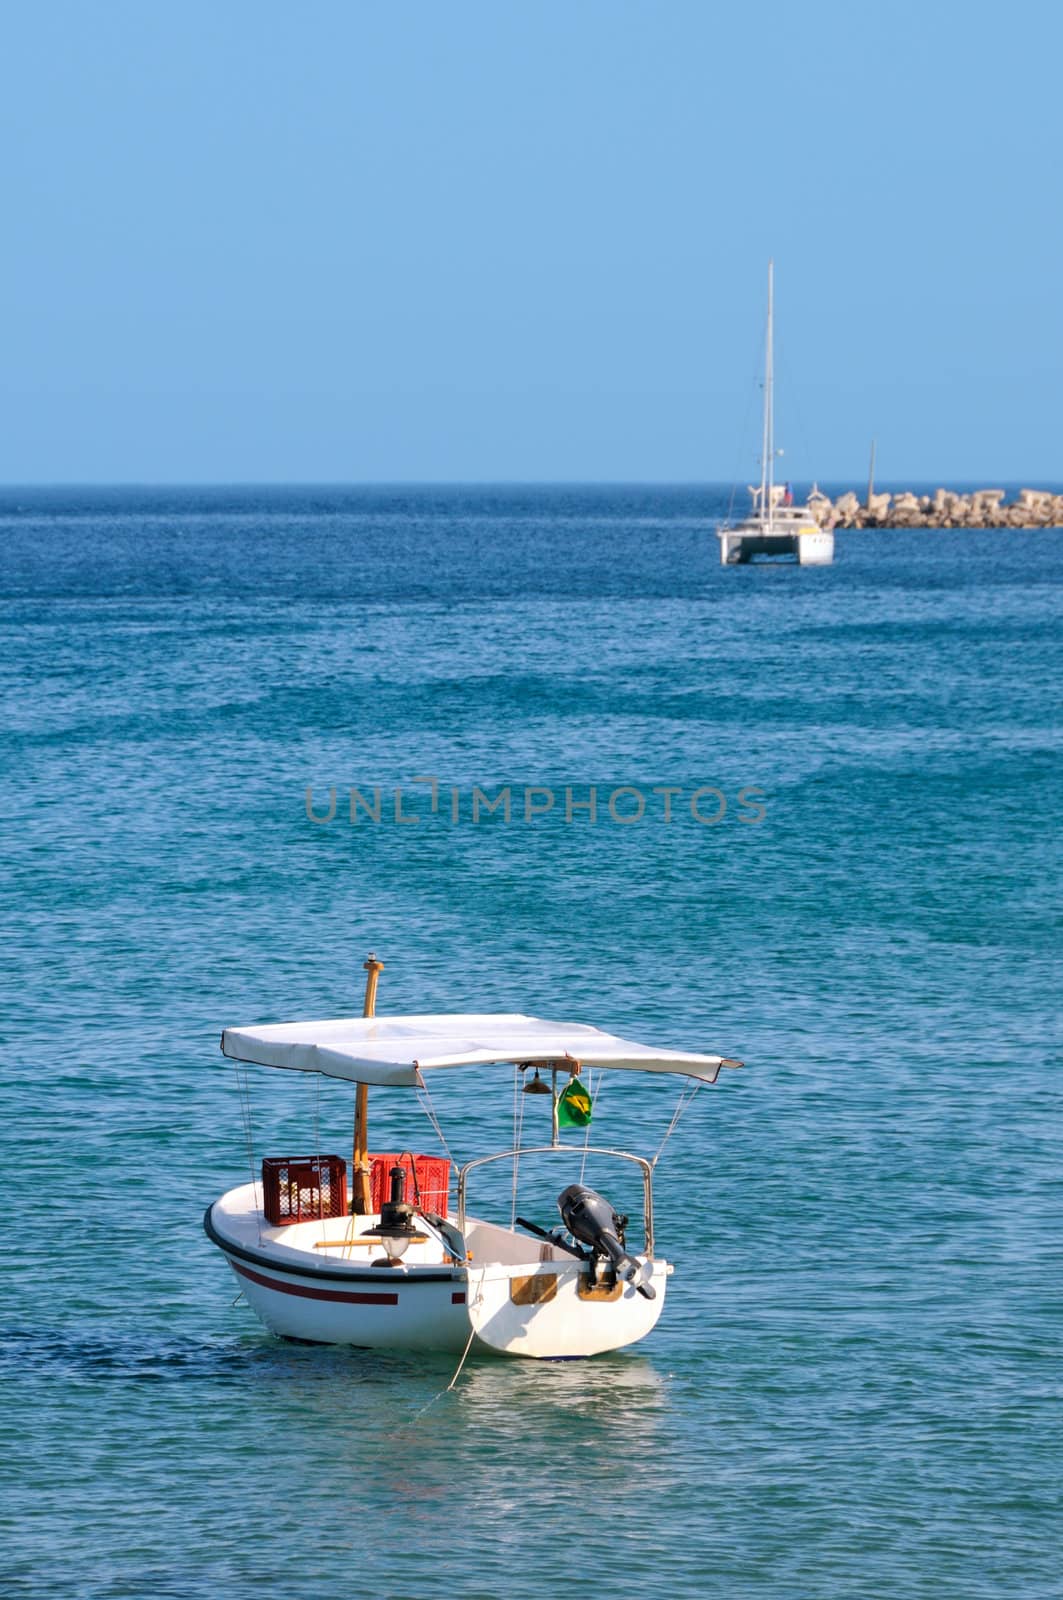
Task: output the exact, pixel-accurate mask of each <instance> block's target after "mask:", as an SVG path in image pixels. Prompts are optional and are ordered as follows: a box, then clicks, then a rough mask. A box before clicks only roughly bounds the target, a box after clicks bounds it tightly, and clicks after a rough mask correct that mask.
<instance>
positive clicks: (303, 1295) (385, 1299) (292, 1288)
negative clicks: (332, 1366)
mask: <svg viewBox="0 0 1063 1600" xmlns="http://www.w3.org/2000/svg"><path fill="white" fill-rule="evenodd" d="M229 1265H230V1266H231V1267H232V1269H233V1271H234V1272H238V1273H239V1274H240V1276H241V1278H250V1279H251V1282H252V1283H260V1284H261V1285H262V1287H263V1288H264V1289H276V1291H277V1293H278V1294H294V1295H298V1296H299V1298H300V1300H340V1301H342V1302H343V1303H344V1304H345V1305H351V1306H397V1305H398V1303H399V1297H398V1295H397V1294H388V1293H387V1292H386V1291H385V1292H383V1293H379V1294H376V1293H370V1294H357V1293H354V1292H352V1291H351V1290H346V1289H310V1288H306V1287H304V1286H303V1285H302V1284H301V1283H278V1282H277V1280H276V1278H265V1277H263V1275H262V1274H261V1272H252V1271H251V1268H250V1267H243V1266H241V1265H240V1264H239V1262H236V1261H233V1260H232V1259H231V1258H230V1261H229Z"/></svg>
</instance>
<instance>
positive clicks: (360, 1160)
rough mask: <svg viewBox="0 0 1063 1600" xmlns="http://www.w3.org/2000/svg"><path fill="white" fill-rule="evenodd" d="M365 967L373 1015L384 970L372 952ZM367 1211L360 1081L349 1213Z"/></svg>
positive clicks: (365, 1104) (365, 1105) (365, 1092)
mask: <svg viewBox="0 0 1063 1600" xmlns="http://www.w3.org/2000/svg"><path fill="white" fill-rule="evenodd" d="M362 966H363V967H364V969H365V974H366V978H365V1004H364V1005H363V1007H362V1016H363V1017H373V1016H375V1015H376V986H377V979H378V978H379V976H380V974H381V972H383V970H384V963H383V962H382V961H378V960H377V958H376V956H375V955H373V953H372V951H370V952H369V956H368V958H367V959H366V960H365V961H364V962H363V963H362ZM369 1210H370V1197H369V1086H368V1085H367V1084H364V1083H360V1084H359V1085H358V1087H357V1091H356V1093H355V1097H354V1149H353V1151H352V1152H351V1213H352V1215H354V1216H365V1215H366V1214H367V1213H368V1211H369Z"/></svg>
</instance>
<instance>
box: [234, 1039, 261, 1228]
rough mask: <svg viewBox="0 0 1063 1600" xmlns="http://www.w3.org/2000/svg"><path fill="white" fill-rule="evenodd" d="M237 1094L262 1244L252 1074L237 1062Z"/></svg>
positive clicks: (235, 1064)
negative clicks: (253, 1122) (252, 1111)
mask: <svg viewBox="0 0 1063 1600" xmlns="http://www.w3.org/2000/svg"><path fill="white" fill-rule="evenodd" d="M233 1065H234V1067H235V1068H236V1094H237V1099H238V1100H239V1102H240V1114H241V1117H242V1120H243V1125H244V1138H245V1140H246V1143H247V1165H248V1169H249V1171H250V1173H251V1203H252V1205H253V1206H254V1207H255V1210H256V1212H257V1215H258V1242H259V1244H261V1243H262V1207H261V1205H260V1204H259V1199H260V1196H259V1193H258V1180H257V1178H256V1176H255V1139H254V1130H253V1128H252V1126H251V1083H250V1074H249V1071H248V1068H247V1066H246V1064H244V1063H242V1062H239V1061H236V1062H234V1063H233Z"/></svg>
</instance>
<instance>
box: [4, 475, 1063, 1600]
mask: <svg viewBox="0 0 1063 1600" xmlns="http://www.w3.org/2000/svg"><path fill="white" fill-rule="evenodd" d="M724 498H725V497H721V496H720V495H718V494H717V493H715V492H714V491H711V490H709V491H706V490H698V489H567V488H556V489H528V490H510V489H469V490H465V489H450V488H448V489H439V490H421V489H418V490H412V489H394V490H392V489H380V490H368V489H364V490H363V489H358V490H338V489H322V490H320V491H310V490H303V489H300V490H294V489H293V490H274V489H269V490H265V489H263V490H231V491H221V490H203V491H190V490H180V491H178V490H174V491H150V492H149V491H132V490H126V491H117V490H116V491H104V490H84V491H80V490H63V491H40V490H36V491H31V490H25V491H13V490H12V491H5V492H4V494H3V496H2V498H0V587H2V593H3V619H4V620H3V633H2V643H0V682H2V690H3V704H4V722H3V757H4V767H5V783H4V872H3V892H2V913H3V928H4V936H3V946H4V954H3V967H4V979H3V998H2V1010H0V1029H2V1035H3V1038H4V1045H5V1052H4V1054H5V1069H4V1077H3V1091H2V1094H3V1104H2V1113H3V1127H4V1132H5V1144H4V1156H3V1171H2V1192H3V1195H4V1203H3V1217H4V1233H5V1237H4V1277H3V1312H2V1320H3V1352H4V1362H3V1367H2V1371H3V1380H2V1384H0V1429H2V1432H0V1443H2V1447H3V1450H2V1453H3V1475H4V1479H5V1482H6V1488H5V1490H4V1496H3V1500H2V1523H0V1544H2V1553H0V1569H2V1574H3V1593H4V1594H5V1595H27V1596H41V1597H51V1596H57V1597H58V1596H82V1595H83V1596H92V1597H94V1600H96V1597H98V1600H105V1597H106V1600H118V1597H140V1596H148V1595H151V1596H158V1597H160V1600H164V1597H174V1600H177V1597H185V1596H187V1597H190V1600H191V1597H195V1600H198V1597H200V1596H203V1597H206V1596H217V1595H221V1596H240V1597H242V1596H248V1597H250V1596H258V1595H291V1596H293V1597H298V1600H303V1597H310V1596H314V1597H316V1596H322V1595H324V1596H334V1595H341V1594H357V1593H368V1594H373V1595H380V1596H413V1597H422V1596H424V1597H435V1596H437V1595H440V1594H458V1595H463V1596H486V1597H495V1596H503V1595H505V1596H516V1597H525V1596H541V1595H554V1594H558V1593H567V1594H587V1595H592V1594H600V1593H604V1592H622V1593H625V1594H654V1595H656V1594H661V1595H670V1596H674V1595H711V1596H727V1597H732V1596H742V1597H746V1596H748V1597H751V1600H760V1597H765V1600H767V1597H771V1600H792V1597H795V1596H800V1597H810V1600H811V1597H817V1600H818V1597H821V1596H823V1597H826V1596H832V1597H834V1596H846V1597H853V1596H868V1597H871V1596H875V1597H879V1596H890V1597H891V1600H914V1597H927V1600H929V1597H931V1596H933V1597H935V1600H940V1597H942V1596H948V1597H953V1596H956V1597H958V1596H963V1597H965V1600H979V1597H990V1596H992V1597H997V1596H1004V1595H1014V1596H1022V1597H1023V1600H1033V1597H1035V1596H1047V1595H1050V1594H1051V1595H1057V1594H1059V1593H1060V1592H1063V1581H1061V1578H1060V1558H1059V1542H1058V1541H1059V1531H1060V1523H1059V1513H1060V1468H1061V1461H1060V1410H1059V1404H1060V1388H1061V1383H1060V1348H1059V1337H1060V1333H1061V1331H1063V1316H1061V1308H1060V1297H1059V1268H1060V1254H1061V1251H1060V1239H1061V1222H1063V1218H1061V1204H1060V1186H1059V1136H1060V1132H1061V1119H1060V1076H1059V1066H1060V1062H1059V1035H1058V1032H1057V1018H1058V1011H1057V1002H1058V978H1059V966H1058V933H1059V928H1058V903H1059V902H1058V895H1059V878H1058V871H1059V849H1060V846H1059V840H1060V820H1061V819H1060V810H1061V802H1060V794H1059V788H1058V773H1059V768H1058V754H1059V733H1058V691H1059V683H1060V654H1061V631H1060V613H1061V599H1063V588H1061V580H1063V542H1061V539H1060V535H1059V533H1058V532H1053V531H1046V532H1028V533H1024V532H1008V533H996V532H969V531H955V532H935V533H920V532H891V533H870V532H865V533H859V532H851V533H844V532H843V533H840V534H839V535H838V539H837V558H836V562H835V564H834V566H832V567H830V568H827V569H818V570H817V569H813V570H801V569H800V568H797V567H795V566H793V565H771V566H756V567H746V568H739V569H727V570H722V569H721V568H720V567H719V565H718V555H717V548H716V541H715V540H714V538H713V537H712V533H711V525H712V520H713V518H714V517H715V516H718V515H719V514H721V512H722V511H723V510H724V509H725V506H724ZM425 780H434V783H433V782H431V781H425ZM352 788H353V789H355V790H356V791H357V792H358V794H359V795H360V796H362V797H364V801H365V802H367V804H363V803H362V802H361V801H358V800H356V802H355V807H354V809H355V818H356V820H355V821H353V822H352V821H351V815H350V810H351V807H350V791H351V789H352ZM507 788H508V789H509V791H510V797H511V810H510V815H509V818H508V819H507V817H506V815H505V811H504V807H503V806H501V805H499V806H497V808H496V810H494V811H493V812H490V813H486V812H485V811H484V810H483V809H482V807H481V809H480V812H479V815H478V819H477V820H475V821H474V819H473V808H474V791H476V790H479V791H480V792H481V793H482V794H483V795H485V796H486V797H488V798H489V799H491V800H492V801H497V800H498V797H499V795H500V794H501V792H502V791H503V790H504V789H507ZM308 789H309V790H310V808H309V811H308V797H307V791H308ZM592 789H593V790H594V791H595V796H594V798H595V801H596V814H595V815H594V816H593V817H592V815H591V811H590V808H589V802H590V799H591V790H592ZM330 790H334V791H335V797H336V810H335V814H334V816H332V818H331V820H326V819H327V818H328V814H329V808H330ZM378 790H379V808H380V820H379V821H375V820H373V816H372V814H371V812H372V808H373V806H374V804H375V803H376V798H377V795H376V792H377V791H378ZM526 791H532V799H531V802H530V806H529V804H528V801H527V794H526ZM664 791H672V792H671V795H670V797H668V799H667V805H666V795H665V793H664ZM396 793H398V799H397V800H396ZM740 794H744V796H745V799H744V801H743V800H740V799H739V796H740ZM547 795H550V796H552V799H551V800H550V801H549V803H548V800H547ZM455 796H456V797H457V798H456V800H455ZM433 798H434V801H435V809H434V810H433ZM721 801H722V802H723V809H721ZM581 802H582V804H581ZM396 806H398V813H397V812H396ZM666 810H667V815H666ZM311 812H312V813H313V817H316V818H317V819H318V820H314V819H313V817H312V815H311V814H310V813H311ZM566 813H567V814H566ZM413 816H416V817H417V818H418V819H419V820H417V821H410V820H406V819H407V818H410V817H413ZM370 950H374V951H375V952H376V953H377V954H378V955H379V956H380V957H381V958H382V959H383V960H384V961H385V963H386V965H385V969H384V972H383V974H382V977H381V984H380V993H379V1007H380V1009H381V1010H382V1011H385V1010H386V1011H394V1012H401V1011H411V1010H425V1011H434V1010H440V1011H442V1010H458V1011H461V1010H469V1011H476V1010H491V1009H505V1010H521V1011H526V1012H530V1013H532V1014H537V1015H543V1016H547V1017H560V1018H569V1019H577V1020H585V1021H589V1022H593V1023H596V1024H598V1025H600V1026H603V1027H606V1028H609V1029H611V1030H615V1031H617V1032H620V1033H629V1034H631V1035H633V1036H635V1037H637V1038H645V1039H647V1040H651V1041H654V1042H660V1043H663V1044H667V1045H674V1046H679V1047H686V1048H688V1049H695V1050H707V1051H719V1052H722V1053H725V1054H727V1055H731V1056H735V1057H740V1058H741V1059H742V1060H744V1062H745V1063H746V1065H745V1067H744V1068H743V1069H742V1070H741V1071H737V1072H733V1071H728V1072H725V1073H724V1074H723V1075H722V1076H721V1080H720V1082H719V1084H718V1086H717V1087H715V1088H712V1089H704V1090H702V1091H700V1092H699V1093H698V1094H697V1095H696V1097H695V1100H694V1103H693V1104H692V1105H691V1106H690V1108H689V1110H688V1111H687V1112H686V1114H685V1116H684V1117H683V1118H682V1120H681V1121H680V1122H679V1124H678V1127H677V1128H676V1130H675V1132H674V1133H673V1135H672V1137H671V1138H670V1139H669V1140H668V1141H667V1143H666V1144H665V1146H664V1149H663V1153H662V1155H661V1161H660V1165H659V1167H658V1169H657V1171H658V1175H657V1190H656V1198H657V1238H658V1248H659V1249H660V1250H661V1251H662V1252H663V1253H664V1254H665V1255H667V1256H668V1258H669V1259H671V1260H673V1261H674V1262H675V1264H676V1272H675V1275H674V1277H673V1278H672V1280H671V1282H670V1286H669V1290H668V1296H667V1301H666V1304H665V1307H664V1313H663V1316H662V1318H661V1321H660V1323H659V1325H658V1327H657V1329H656V1331H655V1333H654V1334H653V1335H652V1336H651V1338H650V1339H649V1340H648V1341H647V1342H646V1343H645V1344H643V1345H640V1346H638V1347H636V1348H634V1349H632V1350H630V1351H626V1352H622V1353H618V1354H615V1355H612V1356H609V1357H605V1358H602V1359H598V1360H594V1361H589V1362H583V1363H572V1364H538V1363H524V1362H521V1361H499V1360H483V1359H479V1360H475V1359H472V1360H470V1361H469V1363H468V1364H467V1365H466V1367H465V1368H464V1370H463V1371H462V1373H461V1374H460V1376H459V1378H458V1381H457V1383H456V1385H455V1387H454V1388H453V1390H451V1391H447V1385H448V1384H449V1383H450V1381H451V1379H452V1377H453V1374H454V1368H455V1365H456V1363H455V1362H454V1360H453V1358H447V1359H445V1360H428V1359H424V1358H418V1357H412V1356H407V1355H403V1354H401V1353H394V1354H379V1353H371V1352H360V1351H355V1350H347V1349H330V1348H320V1347H310V1346H297V1345H292V1344H285V1343H281V1342H279V1341H277V1340H274V1339H272V1338H271V1337H270V1336H269V1335H268V1334H267V1333H266V1332H265V1331H264V1330H263V1329H262V1328H261V1327H260V1326H259V1324H258V1323H257V1322H256V1321H255V1319H254V1318H253V1316H252V1315H251V1313H250V1312H249V1310H248V1309H247V1307H246V1305H245V1304H244V1303H243V1302H242V1301H241V1302H240V1303H238V1304H234V1303H233V1302H234V1298H235V1296H236V1294H237V1288H238V1286H237V1284H236V1282H235V1280H234V1279H233V1277H232V1275H231V1274H230V1272H229V1270H228V1268H227V1267H226V1265H225V1263H224V1261H223V1260H222V1258H221V1257H220V1256H219V1255H218V1253H217V1252H216V1251H215V1250H214V1249H213V1248H212V1247H211V1246H210V1245H209V1244H208V1242H207V1240H206V1239H205V1237H204V1235H203V1232H202V1228H201V1218H202V1213H203V1209H204V1207H205V1206H206V1205H207V1204H208V1203H209V1202H210V1201H211V1200H212V1199H213V1198H215V1197H216V1196H217V1195H218V1194H219V1193H221V1192H222V1191H223V1190H224V1189H226V1188H228V1187H231V1186H232V1185H233V1184H235V1183H239V1182H242V1181H246V1178H247V1175H248V1170H249V1162H250V1163H254V1162H257V1161H259V1160H260V1159H261V1157H262V1155H263V1154H293V1153H298V1152H299V1151H300V1150H305V1149H307V1148H309V1149H318V1148H326V1149H331V1150H335V1151H336V1152H337V1153H340V1154H345V1153H347V1152H348V1151H349V1144H350V1124H351V1108H352V1107H351V1103H352V1099H353V1096H352V1093H351V1091H350V1088H349V1086H346V1085H343V1084H336V1083H321V1082H320V1081H315V1080H310V1079H303V1078H301V1077H299V1078H296V1076H295V1075H291V1076H289V1075H285V1074H278V1073H272V1074H271V1073H269V1072H266V1071H257V1072H256V1071H254V1070H252V1071H251V1073H250V1074H249V1078H250V1090H251V1101H252V1134H253V1145H252V1148H251V1150H250V1152H249V1150H248V1146H247V1142H246V1139H245V1135H244V1129H243V1126H242V1122H241V1115H240V1101H239V1097H238V1094H237V1088H236V1082H235V1073H234V1070H233V1068H232V1066H231V1064H229V1063H227V1062H226V1061H224V1060H223V1059H222V1057H221V1056H220V1054H219V1051H218V1038H219V1034H220V1031H221V1029H222V1027H223V1026H226V1025H229V1024H247V1023H252V1022H257V1021H266V1020H284V1019H290V1018H298V1017H319V1016H336V1015H345V1014H357V1013H358V1012H359V1011H360V1009H361V1001H362V985H363V980H364V974H363V971H362V962H363V960H364V958H365V956H366V954H367V953H368V951H370ZM596 1087H597V1086H596ZM676 1091H677V1085H676V1084H674V1083H670V1082H667V1081H660V1082H658V1081H656V1080H653V1081H646V1082H640V1081H639V1080H637V1079H634V1078H631V1079H628V1078H627V1077H624V1076H622V1075H614V1076H613V1077H612V1078H610V1079H609V1080H608V1081H606V1082H605V1083H604V1084H603V1085H602V1086H601V1091H600V1096H599V1099H598V1102H597V1104H596V1109H595V1120H594V1124H593V1134H594V1139H595V1142H596V1143H603V1144H610V1145H612V1144H620V1145H622V1146H625V1147H627V1148H631V1149H634V1150H636V1151H639V1152H642V1153H645V1154H648V1155H652V1154H654V1153H655V1152H656V1151H657V1149H658V1148H659V1146H660V1144H661V1140H662V1138H663V1136H664V1134H665V1132H666V1130H667V1127H668V1124H669V1121H670V1119H671V1116H672V1113H673V1110H674V1109H675V1103H676ZM433 1092H434V1098H435V1104H436V1109H437V1111H438V1113H439V1115H440V1118H441V1121H442V1125H443V1129H444V1132H445V1134H446V1136H447V1140H448V1143H449V1146H450V1148H451V1151H452V1154H453V1155H454V1158H455V1159H456V1160H467V1159H470V1158H471V1157H472V1156H475V1155H480V1154H483V1153H486V1152H487V1151H489V1150H491V1149H497V1148H501V1147H504V1146H505V1145H506V1144H508V1142H509V1141H510V1139H511V1137H512V1132H513V1126H514V1113H515V1109H516V1112H517V1113H519V1112H520V1109H521V1106H523V1108H524V1131H525V1135H526V1137H527V1136H529V1135H531V1134H534V1135H535V1137H536V1138H541V1137H543V1136H544V1135H545V1134H546V1131H547V1129H546V1127H545V1126H542V1127H540V1126H539V1122H543V1121H544V1120H545V1116H546V1114H545V1113H544V1112H543V1111H542V1106H543V1100H541V1099H534V1098H531V1097H529V1098H528V1099H526V1100H521V1101H520V1102H517V1101H515V1099H514V1096H513V1084H512V1081H511V1077H510V1074H509V1073H508V1072H507V1070H506V1069H501V1068H499V1069H485V1070H483V1071H479V1072H470V1073H455V1074H453V1075H450V1076H447V1075H445V1074H441V1075H440V1081H439V1083H438V1085H437V1086H436V1088H435V1089H434V1091H433ZM547 1104H548V1102H547ZM370 1105H371V1115H372V1119H373V1121H372V1128H371V1139H370V1143H371V1146H372V1147H373V1148H376V1149H401V1148H407V1147H412V1148H421V1149H425V1150H429V1151H436V1150H438V1149H439V1146H438V1143H437V1142H436V1140H435V1136H434V1134H433V1132H432V1129H431V1127H430V1126H429V1125H428V1123H427V1122H426V1121H425V1120H424V1118H423V1116H422V1115H421V1112H420V1109H419V1107H418V1106H417V1104H416V1099H415V1097H414V1096H411V1095H408V1094H403V1093H402V1092H401V1091H377V1092H373V1093H372V1094H371V1097H370ZM536 1118H538V1119H539V1122H537V1121H536ZM566 1137H568V1138H569V1139H570V1140H571V1141H572V1142H573V1143H578V1142H579V1139H580V1137H581V1136H580V1135H578V1134H571V1135H567V1136H566ZM588 1175H589V1176H591V1177H592V1178H593V1181H594V1182H596V1183H598V1184H599V1185H600V1186H601V1187H602V1188H603V1189H604V1190H605V1191H606V1192H607V1193H611V1190H610V1188H609V1185H610V1184H611V1183H612V1182H613V1178H612V1177H610V1176H609V1175H608V1174H607V1173H606V1172H605V1170H604V1169H601V1170H599V1169H598V1168H597V1167H596V1166H594V1164H593V1161H592V1164H591V1166H590V1168H589V1169H588ZM511 1176H512V1174H511V1172H510V1171H509V1170H508V1169H507V1170H506V1171H505V1172H504V1173H503V1175H502V1177H501V1179H499V1181H497V1182H496V1184H495V1191H494V1193H493V1194H487V1193H486V1191H485V1199H490V1200H491V1202H492V1204H494V1205H495V1206H496V1207H497V1208H498V1210H499V1211H500V1213H501V1214H502V1215H503V1216H505V1215H508V1213H509V1209H510V1194H509V1187H508V1185H509V1180H510V1178H511ZM568 1176H571V1173H569V1174H568ZM537 1181H538V1180H537ZM564 1181H567V1177H566V1176H565V1175H564V1174H561V1175H558V1176H557V1178H556V1189H558V1190H559V1189H560V1188H561V1186H562V1183H563V1182H564ZM616 1182H617V1183H618V1184H620V1183H621V1180H620V1179H619V1178H617V1179H616ZM549 1183H550V1184H554V1183H555V1177H554V1174H550V1176H549ZM488 1187H489V1186H488ZM552 1192H553V1191H552V1189H549V1188H543V1189H541V1191H540V1192H539V1193H538V1194H537V1195H536V1196H534V1197H533V1203H534V1204H535V1206H536V1207H537V1208H538V1209H537V1211H536V1215H537V1216H538V1219H539V1220H540V1221H541V1222H543V1223H545V1224H546V1225H550V1224H551V1223H552V1222H553V1221H555V1220H556V1217H554V1216H551V1215H550V1214H549V1206H550V1204H551V1201H550V1195H551V1193H552Z"/></svg>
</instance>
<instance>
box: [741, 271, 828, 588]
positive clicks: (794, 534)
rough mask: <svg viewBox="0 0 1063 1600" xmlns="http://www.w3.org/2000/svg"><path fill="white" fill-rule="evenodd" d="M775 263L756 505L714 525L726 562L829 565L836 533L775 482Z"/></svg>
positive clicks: (771, 273) (753, 492)
mask: <svg viewBox="0 0 1063 1600" xmlns="http://www.w3.org/2000/svg"><path fill="white" fill-rule="evenodd" d="M774 322H775V264H774V262H772V261H769V262H768V332H767V344H766V350H765V357H764V438H763V446H762V449H761V456H760V484H759V486H758V487H756V488H754V487H753V486H752V485H750V490H749V492H750V495H751V496H752V499H753V509H752V511H751V512H750V514H749V516H748V517H745V518H744V519H743V520H742V521H741V522H737V523H735V524H734V525H733V526H732V525H731V524H730V523H729V522H724V523H723V524H722V525H721V526H720V527H719V528H717V530H716V537H717V538H718V539H719V541H720V561H721V563H722V565H723V566H725V567H727V566H736V565H739V564H741V563H744V562H747V561H752V559H753V557H754V556H794V557H796V559H797V561H798V563H799V564H800V565H801V566H802V567H826V566H830V564H831V562H832V561H833V560H834V533H833V531H832V529H830V528H821V527H820V526H819V524H818V522H817V521H816V519H815V517H814V516H813V515H812V512H811V510H810V509H809V507H808V506H807V505H803V506H798V505H794V503H793V496H792V493H791V491H790V486H789V484H781V483H776V482H775V458H776V454H777V452H776V449H775V356H774V349H773V347H774Z"/></svg>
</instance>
